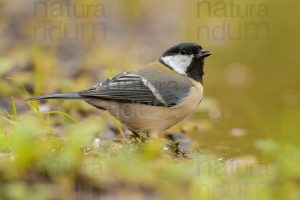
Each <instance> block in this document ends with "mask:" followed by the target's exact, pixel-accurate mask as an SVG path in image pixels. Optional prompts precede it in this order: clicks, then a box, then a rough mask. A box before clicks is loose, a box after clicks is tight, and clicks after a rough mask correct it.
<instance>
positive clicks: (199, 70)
mask: <svg viewBox="0 0 300 200" xmlns="http://www.w3.org/2000/svg"><path fill="white" fill-rule="evenodd" d="M186 74H187V76H188V77H190V78H192V79H194V80H195V81H198V82H200V83H203V75H204V60H203V59H201V60H193V61H192V63H191V65H190V66H189V67H188V69H187V71H186Z"/></svg>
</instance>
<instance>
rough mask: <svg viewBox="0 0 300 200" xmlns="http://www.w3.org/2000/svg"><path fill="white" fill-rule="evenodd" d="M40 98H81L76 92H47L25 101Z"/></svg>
mask: <svg viewBox="0 0 300 200" xmlns="http://www.w3.org/2000/svg"><path fill="white" fill-rule="evenodd" d="M42 99H83V97H81V96H80V95H79V94H78V93H77V92H69V93H60V94H48V95H42V96H38V97H32V98H28V99H25V101H35V100H42Z"/></svg>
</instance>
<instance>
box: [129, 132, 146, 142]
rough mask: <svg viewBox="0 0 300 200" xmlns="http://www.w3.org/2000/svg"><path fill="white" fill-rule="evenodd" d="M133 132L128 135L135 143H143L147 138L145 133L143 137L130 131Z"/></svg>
mask: <svg viewBox="0 0 300 200" xmlns="http://www.w3.org/2000/svg"><path fill="white" fill-rule="evenodd" d="M131 132H132V133H133V134H131V135H130V139H133V140H134V141H135V142H137V143H144V142H145V141H146V140H147V135H146V136H145V137H144V136H142V135H140V134H138V133H137V132H134V131H131Z"/></svg>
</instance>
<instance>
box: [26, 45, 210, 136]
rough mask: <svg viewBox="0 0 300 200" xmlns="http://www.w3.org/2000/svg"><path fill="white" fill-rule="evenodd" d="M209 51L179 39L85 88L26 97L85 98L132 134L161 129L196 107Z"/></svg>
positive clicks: (147, 132)
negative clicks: (144, 61) (147, 59)
mask: <svg viewBox="0 0 300 200" xmlns="http://www.w3.org/2000/svg"><path fill="white" fill-rule="evenodd" d="M210 55H211V52H210V51H208V50H204V49H203V48H202V46H200V45H199V44H196V43H179V44H176V45H174V46H172V47H170V48H168V49H167V50H166V51H165V52H164V53H163V54H162V55H161V56H160V57H159V59H158V60H157V61H155V62H152V63H150V64H147V65H145V66H143V67H141V68H139V69H137V70H134V71H127V72H123V73H121V74H118V75H116V76H114V77H112V78H109V79H107V80H105V81H102V82H99V83H97V84H96V85H94V86H93V87H91V88H89V89H86V90H82V91H79V92H68V93H55V94H48V95H42V96H37V97H31V98H28V99H25V101H34V100H43V99H77V100H84V101H85V102H87V103H88V104H91V105H93V106H94V107H96V108H98V109H101V110H106V111H108V112H109V113H110V114H111V115H112V116H114V117H115V118H116V119H118V120H119V121H120V122H121V123H122V124H123V125H124V126H125V127H127V129H128V130H130V131H131V132H132V133H133V134H135V135H138V136H139V135H141V134H145V133H146V134H150V133H153V132H156V133H160V132H162V131H165V130H166V129H168V128H170V127H172V126H173V125H175V124H177V123H179V122H180V121H182V120H183V119H184V118H186V117H187V116H189V115H190V114H191V113H192V112H193V111H195V109H197V107H198V105H199V104H200V102H201V100H202V95H203V75H204V60H205V58H206V57H208V56H210Z"/></svg>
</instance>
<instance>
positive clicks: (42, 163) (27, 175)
mask: <svg viewBox="0 0 300 200" xmlns="http://www.w3.org/2000/svg"><path fill="white" fill-rule="evenodd" d="M31 106H32V105H31ZM12 107H13V109H12V110H13V113H12V114H6V115H5V116H2V117H1V123H0V125H1V127H0V130H1V132H0V163H1V165H0V183H1V188H0V198H1V199H16V200H17V199H55V198H56V199H61V198H65V199H67V198H71V199H72V198H74V197H75V196H78V195H83V196H84V195H86V196H87V195H96V196H98V197H99V196H100V197H101V196H104V195H108V196H109V195H110V196H113V197H117V196H121V195H124V194H126V195H128V197H133V196H139V197H149V198H151V197H152V198H158V197H159V198H164V199H230V200H232V199H299V195H300V193H299V191H300V190H299V179H300V171H299V163H300V157H299V155H300V148H299V146H298V145H296V144H295V143H288V142H286V141H285V142H283V141H282V142H281V141H280V140H278V141H275V140H261V141H258V142H257V147H258V148H259V149H260V151H261V152H262V154H263V155H264V156H266V157H268V158H271V162H269V163H268V164H262V163H261V162H258V161H257V160H256V159H253V157H251V156H250V157H249V156H248V157H247V156H246V157H240V158H235V159H233V160H220V159H219V158H218V157H216V156H215V155H213V154H211V153H207V152H205V151H201V150H200V149H197V148H196V149H193V150H192V151H191V152H189V155H190V157H189V158H184V157H182V156H180V155H176V154H175V153H174V152H173V151H172V150H171V149H167V148H166V144H167V143H168V142H167V141H166V140H164V139H162V138H158V139H149V140H148V141H147V142H146V143H144V144H136V143H133V142H129V143H128V141H127V140H125V141H122V140H120V141H118V142H113V141H110V140H101V141H100V143H99V144H98V145H96V144H94V143H93V140H94V138H95V137H96V135H97V134H98V133H101V131H103V124H101V123H99V122H97V121H95V120H92V119H86V120H83V121H82V122H81V123H78V122H77V120H75V119H74V118H73V117H71V116H70V115H68V114H66V113H64V112H54V111H52V112H45V113H42V112H38V113H36V107H32V110H33V112H29V113H26V114H22V115H18V114H17V110H16V106H15V102H14V98H12ZM35 113H36V114H35ZM49 114H51V115H50V116H49ZM52 114H55V115H52ZM56 114H58V115H56ZM298 114H299V113H298V112H292V111H287V112H285V114H284V118H285V119H286V118H290V119H289V120H284V122H283V123H282V126H283V127H282V131H287V132H289V131H292V132H293V131H299V130H300V129H297V130H294V128H296V127H298V128H299V126H296V124H293V123H292V124H291V123H290V122H291V121H293V119H294V117H295V116H297V115H298ZM56 116H63V117H67V119H68V120H69V123H68V122H66V123H65V127H63V132H64V135H63V136H62V135H59V134H58V133H57V132H56V131H55V127H54V126H53V125H52V124H51V123H50V121H51V120H50V118H52V120H53V119H55V117H56ZM287 121H288V122H289V123H287ZM70 122H71V123H70ZM294 122H295V123H296V121H294ZM286 123H287V124H288V126H289V127H291V128H293V130H290V129H289V128H288V127H285V126H286V125H287V124H286ZM119 128H120V127H119ZM53 191H55V192H53Z"/></svg>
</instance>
